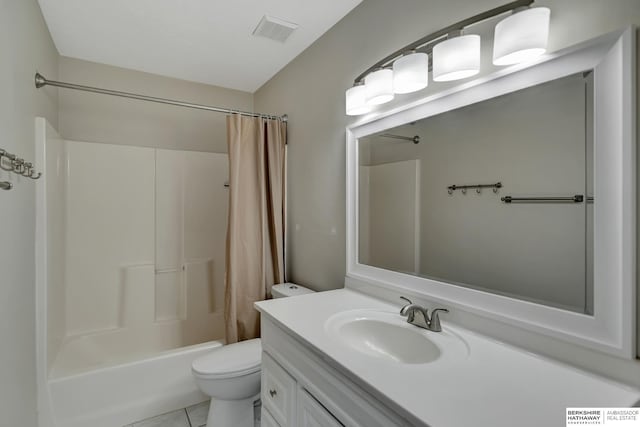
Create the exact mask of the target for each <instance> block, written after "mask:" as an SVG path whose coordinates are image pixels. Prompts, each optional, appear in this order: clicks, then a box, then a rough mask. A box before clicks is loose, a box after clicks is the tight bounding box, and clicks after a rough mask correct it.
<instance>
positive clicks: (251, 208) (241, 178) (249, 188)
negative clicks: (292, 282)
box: [225, 114, 286, 344]
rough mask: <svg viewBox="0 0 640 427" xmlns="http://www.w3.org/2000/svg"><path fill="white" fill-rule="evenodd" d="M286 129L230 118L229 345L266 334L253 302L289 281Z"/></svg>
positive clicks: (276, 124) (252, 119) (272, 123)
mask: <svg viewBox="0 0 640 427" xmlns="http://www.w3.org/2000/svg"><path fill="white" fill-rule="evenodd" d="M285 143H286V124H285V123H284V122H282V121H281V120H267V119H263V118H257V117H244V116H241V115H239V114H233V115H230V116H228V117H227V145H228V148H229V220H228V225H227V227H228V228H227V257H226V275H225V288H226V289H225V290H226V292H225V331H226V341H227V343H228V344H231V343H234V342H237V341H242V340H246V339H251V338H256V337H258V336H259V335H260V317H259V315H258V312H257V311H256V310H255V309H254V308H253V303H254V302H256V301H262V300H264V299H266V298H267V297H268V295H270V294H271V286H272V285H274V284H276V283H282V282H283V281H284V230H285V227H284V224H285Z"/></svg>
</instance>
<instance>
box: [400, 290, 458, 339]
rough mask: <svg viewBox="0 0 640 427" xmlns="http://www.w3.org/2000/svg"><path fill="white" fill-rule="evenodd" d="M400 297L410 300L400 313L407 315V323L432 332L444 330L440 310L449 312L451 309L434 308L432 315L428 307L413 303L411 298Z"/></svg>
mask: <svg viewBox="0 0 640 427" xmlns="http://www.w3.org/2000/svg"><path fill="white" fill-rule="evenodd" d="M400 298H402V299H403V300H405V301H407V302H408V304H407V305H405V306H404V307H402V308H401V309H400V315H401V316H406V317H407V323H411V324H412V325H415V326H418V327H420V328H424V329H427V330H429V331H432V332H440V331H442V326H440V317H439V315H438V312H440V311H442V312H443V313H448V312H449V310H447V309H446V308H434V309H433V311H432V312H431V316H429V311H428V310H427V309H426V308H424V307H422V306H419V305H418V304H414V303H412V302H411V300H410V299H409V298H405V297H400Z"/></svg>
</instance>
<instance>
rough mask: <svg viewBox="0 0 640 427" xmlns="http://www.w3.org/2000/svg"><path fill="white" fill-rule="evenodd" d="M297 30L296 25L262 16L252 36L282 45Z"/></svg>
mask: <svg viewBox="0 0 640 427" xmlns="http://www.w3.org/2000/svg"><path fill="white" fill-rule="evenodd" d="M297 28H298V24H294V23H293V22H287V21H284V20H282V19H278V18H274V17H273V16H269V15H264V16H263V17H262V19H261V20H260V23H259V24H258V26H257V27H256V29H255V30H253V35H254V36H259V37H264V38H267V39H271V40H275V41H277V42H280V43H284V42H285V41H286V40H287V39H288V38H289V36H290V35H291V33H293V32H294V31H295V30H296V29H297Z"/></svg>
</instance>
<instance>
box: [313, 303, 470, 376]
mask: <svg viewBox="0 0 640 427" xmlns="http://www.w3.org/2000/svg"><path fill="white" fill-rule="evenodd" d="M325 330H326V331H327V333H328V334H329V335H330V336H331V337H332V338H334V339H336V340H338V342H340V343H341V344H343V345H345V346H347V347H349V348H351V349H354V350H357V351H358V352H360V353H362V354H365V355H368V356H371V357H374V358H378V359H383V360H387V361H391V362H395V363H402V364H423V363H432V362H436V361H444V360H446V361H452V360H456V359H458V360H459V359H461V358H466V357H468V355H469V347H468V346H467V344H466V342H465V341H464V340H463V339H462V338H461V337H460V336H458V335H457V334H455V333H453V332H452V331H451V330H447V328H446V327H443V331H442V332H431V331H427V330H426V329H422V328H419V327H417V326H414V325H410V324H408V323H407V322H406V318H403V317H402V316H400V314H398V313H390V312H383V311H376V310H350V311H345V312H342V313H338V314H336V315H334V316H331V317H330V318H329V319H328V320H327V322H326V323H325Z"/></svg>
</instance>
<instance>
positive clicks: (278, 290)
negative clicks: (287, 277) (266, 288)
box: [271, 283, 315, 298]
mask: <svg viewBox="0 0 640 427" xmlns="http://www.w3.org/2000/svg"><path fill="white" fill-rule="evenodd" d="M313 292H315V291H312V290H311V289H309V288H305V287H304V286H300V285H296V284H295V283H281V284H279V285H273V287H272V288H271V295H272V296H273V298H284V297H293V296H296V295H304V294H311V293H313Z"/></svg>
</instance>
